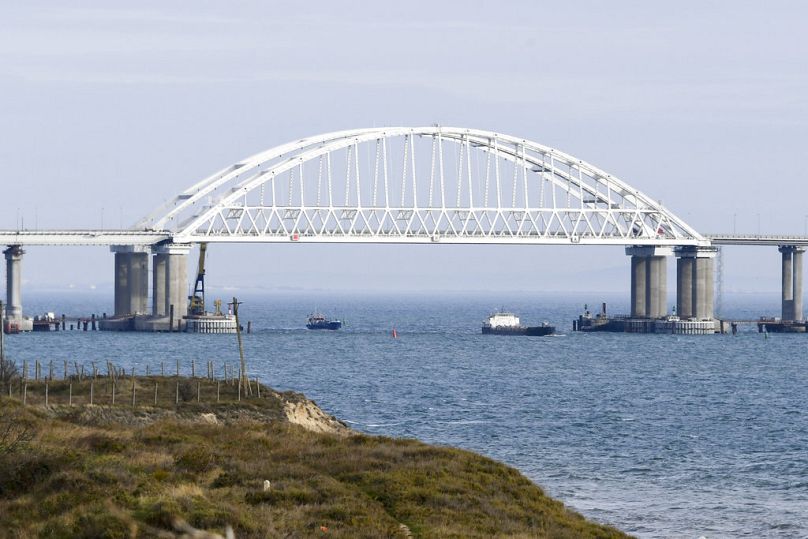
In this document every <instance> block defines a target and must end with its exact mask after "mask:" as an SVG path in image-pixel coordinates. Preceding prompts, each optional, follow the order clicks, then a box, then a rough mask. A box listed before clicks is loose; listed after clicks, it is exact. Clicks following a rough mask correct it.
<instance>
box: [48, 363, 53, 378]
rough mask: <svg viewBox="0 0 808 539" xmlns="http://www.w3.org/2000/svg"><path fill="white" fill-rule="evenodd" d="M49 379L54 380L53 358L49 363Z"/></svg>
mask: <svg viewBox="0 0 808 539" xmlns="http://www.w3.org/2000/svg"><path fill="white" fill-rule="evenodd" d="M48 380H53V360H52V359H51V360H50V362H49V363H48Z"/></svg>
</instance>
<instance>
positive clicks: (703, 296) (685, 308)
mask: <svg viewBox="0 0 808 539" xmlns="http://www.w3.org/2000/svg"><path fill="white" fill-rule="evenodd" d="M675 251H676V258H677V263H676V306H677V310H676V314H678V315H679V318H680V319H681V320H713V317H714V316H715V313H714V291H713V274H714V273H715V262H714V261H715V257H716V255H717V254H718V249H717V248H716V247H694V246H683V247H677V248H676V249H675Z"/></svg>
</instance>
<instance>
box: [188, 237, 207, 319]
mask: <svg viewBox="0 0 808 539" xmlns="http://www.w3.org/2000/svg"><path fill="white" fill-rule="evenodd" d="M207 250H208V244H207V243H200V244H199V265H198V266H197V269H196V283H195V284H194V293H193V295H192V296H188V314H190V315H195V316H201V315H204V314H205V252H206V251H207Z"/></svg>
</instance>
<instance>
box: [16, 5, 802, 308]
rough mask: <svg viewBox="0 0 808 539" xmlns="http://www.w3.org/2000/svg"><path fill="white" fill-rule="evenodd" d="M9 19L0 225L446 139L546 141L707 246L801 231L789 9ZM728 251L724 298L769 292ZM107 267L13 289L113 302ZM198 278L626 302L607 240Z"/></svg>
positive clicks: (297, 259) (760, 277) (316, 261)
mask: <svg viewBox="0 0 808 539" xmlns="http://www.w3.org/2000/svg"><path fill="white" fill-rule="evenodd" d="M3 4H4V5H3V8H2V13H3V15H2V17H0V89H2V91H1V92H0V95H1V96H2V99H0V118H2V124H0V165H1V166H2V171H3V173H2V176H0V201H1V202H2V206H1V207H2V211H0V229H15V228H17V227H19V226H24V227H26V228H39V229H44V228H92V227H101V226H106V227H119V226H130V225H132V224H134V223H135V222H136V221H138V220H139V218H141V217H142V216H144V215H146V214H148V213H149V212H150V211H152V210H153V209H154V208H155V207H157V206H159V205H160V204H161V203H162V202H163V201H165V200H167V199H169V198H171V197H172V196H174V195H175V194H177V193H178V192H180V191H182V190H183V189H185V188H186V187H187V186H189V185H191V184H193V183H195V182H197V181H199V180H200V179H202V178H204V177H206V176H208V175H209V174H211V173H212V172H214V171H216V170H219V169H221V168H224V167H225V166H227V165H229V164H231V163H234V162H236V161H238V160H240V159H242V158H244V157H246V156H249V155H252V154H254V153H256V152H258V151H261V150H264V149H267V148H271V147H273V146H276V145H278V144H282V143H284V142H288V141H291V140H294V139H297V138H301V137H304V136H308V135H314V134H317V133H323V132H329V131H335V130H339V129H348V128H354V127H370V126H381V125H413V126H414V125H430V124H434V123H439V124H442V125H455V126H462V127H473V128H480V129H489V130H493V131H498V132H502V133H507V134H511V135H515V136H518V137H522V138H526V139H529V140H533V141H536V142H539V143H542V144H545V145H548V146H552V147H555V148H559V149H560V150H563V151H565V152H567V153H570V154H572V155H575V156H576V157H579V158H581V159H584V160H586V161H588V162H590V163H592V164H595V165H596V166H598V167H599V168H601V169H603V170H606V171H608V172H610V173H612V174H614V175H616V176H618V177H620V178H621V179H623V180H624V181H626V182H628V183H629V184H631V185H633V186H635V187H636V188H638V189H640V190H641V191H643V192H645V193H647V194H649V195H651V196H652V197H653V198H655V199H657V200H661V201H662V202H663V203H664V204H665V206H667V207H668V208H670V209H671V210H672V211H673V212H675V213H676V214H677V215H679V216H680V217H682V218H683V219H684V220H685V221H686V222H688V223H689V224H690V225H692V226H693V227H695V228H696V229H697V230H699V231H700V232H702V233H705V234H706V233H732V232H733V231H735V232H739V233H740V232H749V233H763V234H768V233H792V234H802V233H805V232H806V231H808V230H807V229H808V207H806V200H807V199H808V184H807V183H806V182H805V179H806V172H805V167H804V166H803V165H802V162H801V160H802V156H803V155H804V146H805V143H806V139H807V138H808V137H806V135H808V65H806V64H808V38H806V34H805V32H804V21H805V20H807V18H808V6H806V5H805V4H804V3H802V2H797V1H793V2H788V1H769V2H744V1H690V2H676V3H670V2H667V3H662V2H644V1H619V0H617V1H611V2H598V1H566V2H557V1H556V2H543V1H536V2H532V1H531V2H528V1H522V2H508V1H503V2H497V3H495V4H494V3H491V2H481V1H457V2H454V1H445V2H434V1H408V2H340V1H328V2H325V1H322V2H320V1H309V2H271V3H270V2H261V1H254V2H250V1H237V2H214V1H195V2H171V1H165V0H161V1H143V2H137V3H129V5H128V7H114V6H116V5H123V4H122V3H121V4H112V3H109V2H100V1H98V2H93V1H87V0H77V1H75V2H70V3H64V2H55V1H52V2H46V1H37V0H33V1H27V2H9V1H8V0H5V1H4V2H3ZM723 258H724V260H723V268H724V271H723V278H724V289H725V291H726V292H727V293H734V294H743V293H749V292H772V291H773V292H777V290H778V289H779V282H780V276H779V268H780V266H779V254H778V253H777V250H776V249H775V248H750V247H728V248H725V249H724V254H723ZM194 265H195V263H194V262H193V261H192V263H191V264H189V267H190V268H193V266H194ZM674 267H675V263H674V260H673V259H671V260H670V261H669V283H670V286H669V291H670V293H671V294H673V293H674V290H673V288H674V287H673V284H672V283H674V282H675V280H674V279H673V275H674V273H673V272H674ZM112 268H113V258H112V255H111V253H110V252H109V251H108V249H106V248H66V247H61V248H58V247H31V248H29V249H28V252H27V254H26V257H25V260H24V270H23V271H24V274H23V277H24V283H25V287H26V289H29V290H44V289H49V288H51V289H65V288H69V287H74V288H75V289H76V290H86V289H89V288H91V287H95V288H96V289H102V290H106V289H111V284H112V279H113V272H112ZM207 279H208V283H210V284H212V285H214V286H219V287H235V288H239V287H241V288H255V289H266V290H276V289H285V288H291V289H295V288H323V289H331V288H333V289H339V290H371V291H372V290H470V291H473V290H531V291H536V290H539V291H540V290H553V291H565V290H569V291H581V290H583V291H590V290H591V291H617V292H619V291H626V293H627V292H628V288H629V263H628V258H627V257H626V256H625V254H624V252H623V250H622V249H621V248H618V247H581V246H570V247H546V246H532V247H527V246H524V247H518V246H446V245H441V246H431V245H425V246H367V245H364V246H360V245H306V246H301V245H292V246H290V245H242V246H220V245H215V246H212V247H211V249H210V250H209V260H208V277H207Z"/></svg>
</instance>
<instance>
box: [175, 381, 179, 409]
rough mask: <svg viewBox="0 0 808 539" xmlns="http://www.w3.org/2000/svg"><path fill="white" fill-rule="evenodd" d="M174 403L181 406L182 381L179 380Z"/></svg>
mask: <svg viewBox="0 0 808 539" xmlns="http://www.w3.org/2000/svg"><path fill="white" fill-rule="evenodd" d="M174 404H175V405H177V406H179V404H180V383H179V382H177V393H176V395H174Z"/></svg>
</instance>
